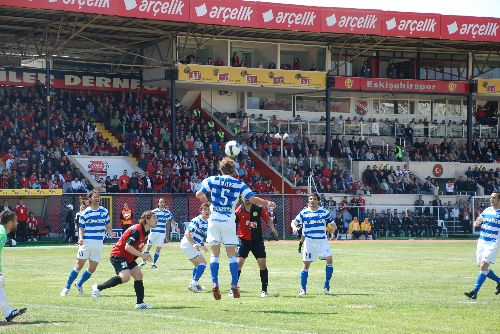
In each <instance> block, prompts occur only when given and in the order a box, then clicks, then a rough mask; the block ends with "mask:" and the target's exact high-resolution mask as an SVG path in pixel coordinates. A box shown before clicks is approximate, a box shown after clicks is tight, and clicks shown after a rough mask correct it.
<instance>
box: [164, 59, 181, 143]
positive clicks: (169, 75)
mask: <svg viewBox="0 0 500 334" xmlns="http://www.w3.org/2000/svg"><path fill="white" fill-rule="evenodd" d="M178 79H179V72H178V70H177V68H176V67H172V68H169V69H166V70H165V80H170V108H171V109H172V119H171V123H170V125H171V128H172V129H171V130H170V131H171V138H170V139H171V140H172V146H173V147H175V145H176V144H177V131H176V130H177V129H176V126H177V119H176V116H177V105H178V104H177V101H176V100H177V97H176V91H175V89H176V87H175V81H176V80H178Z"/></svg>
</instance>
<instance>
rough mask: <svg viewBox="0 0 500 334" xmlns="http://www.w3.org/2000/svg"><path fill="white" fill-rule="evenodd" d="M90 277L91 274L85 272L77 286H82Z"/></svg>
mask: <svg viewBox="0 0 500 334" xmlns="http://www.w3.org/2000/svg"><path fill="white" fill-rule="evenodd" d="M90 276H92V273H91V272H90V271H88V269H87V270H85V271H84V272H83V274H82V277H80V280H79V281H78V283H76V284H78V286H82V285H83V283H85V282H87V280H88V279H89V278H90Z"/></svg>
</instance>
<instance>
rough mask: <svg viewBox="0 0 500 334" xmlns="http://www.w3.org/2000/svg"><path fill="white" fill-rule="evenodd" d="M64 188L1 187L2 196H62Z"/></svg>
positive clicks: (0, 194) (0, 193) (0, 195)
mask: <svg viewBox="0 0 500 334" xmlns="http://www.w3.org/2000/svg"><path fill="white" fill-rule="evenodd" d="M60 195H62V189H0V197H12V196H14V197H40V196H41V197H45V196H60Z"/></svg>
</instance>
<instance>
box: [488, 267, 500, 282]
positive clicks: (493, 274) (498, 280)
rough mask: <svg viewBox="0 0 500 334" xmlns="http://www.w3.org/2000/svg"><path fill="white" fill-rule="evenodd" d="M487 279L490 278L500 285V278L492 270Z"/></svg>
mask: <svg viewBox="0 0 500 334" xmlns="http://www.w3.org/2000/svg"><path fill="white" fill-rule="evenodd" d="M486 277H488V278H489V279H492V280H494V281H495V282H497V283H500V277H498V276H497V275H495V273H494V272H493V270H490V272H489V273H488V275H486Z"/></svg>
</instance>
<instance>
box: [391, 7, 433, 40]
mask: <svg viewBox="0 0 500 334" xmlns="http://www.w3.org/2000/svg"><path fill="white" fill-rule="evenodd" d="M440 17H441V16H440V15H438V14H420V13H400V12H383V13H382V35H384V36H395V37H424V38H440V37H441V25H440V22H441V21H440Z"/></svg>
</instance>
